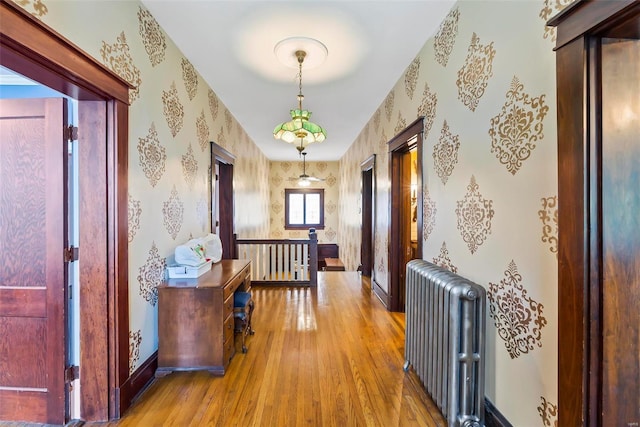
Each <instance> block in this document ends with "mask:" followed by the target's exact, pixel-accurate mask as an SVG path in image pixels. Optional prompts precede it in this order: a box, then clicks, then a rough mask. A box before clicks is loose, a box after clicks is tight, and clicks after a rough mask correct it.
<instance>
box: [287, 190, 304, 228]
mask: <svg viewBox="0 0 640 427" xmlns="http://www.w3.org/2000/svg"><path fill="white" fill-rule="evenodd" d="M289 224H298V225H302V224H304V194H289Z"/></svg>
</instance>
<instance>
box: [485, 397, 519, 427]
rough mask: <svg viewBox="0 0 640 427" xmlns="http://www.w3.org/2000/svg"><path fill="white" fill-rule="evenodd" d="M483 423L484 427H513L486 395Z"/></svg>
mask: <svg viewBox="0 0 640 427" xmlns="http://www.w3.org/2000/svg"><path fill="white" fill-rule="evenodd" d="M484 425H485V426H486V427H513V425H512V424H511V423H510V422H509V421H508V420H507V419H506V418H505V417H504V415H502V414H501V413H500V411H498V409H497V408H496V407H495V406H494V405H493V403H491V401H490V400H489V399H487V398H486V397H485V398H484Z"/></svg>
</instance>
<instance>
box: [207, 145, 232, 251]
mask: <svg viewBox="0 0 640 427" xmlns="http://www.w3.org/2000/svg"><path fill="white" fill-rule="evenodd" d="M235 161H236V156H234V155H233V154H231V153H230V152H228V151H227V150H225V149H224V148H223V147H221V146H220V145H218V144H216V143H215V142H213V141H211V176H210V177H209V198H210V201H211V203H210V207H211V215H210V222H211V224H210V225H211V228H210V229H211V230H215V229H216V224H215V223H214V222H215V218H214V217H213V216H214V209H213V207H214V205H213V204H214V203H215V200H213V197H212V196H213V180H214V179H216V164H217V165H218V174H219V176H218V185H217V186H216V192H217V193H218V194H217V196H216V197H218V206H217V208H218V218H219V221H220V223H219V224H218V226H219V227H220V229H219V230H220V231H219V237H220V241H221V242H222V258H223V259H234V258H235V257H236V241H235V229H234V214H235V212H234V207H235V199H234V197H233V165H234V164H235Z"/></svg>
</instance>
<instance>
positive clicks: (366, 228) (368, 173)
mask: <svg viewBox="0 0 640 427" xmlns="http://www.w3.org/2000/svg"><path fill="white" fill-rule="evenodd" d="M373 227H374V224H373V169H372V168H371V169H367V170H364V171H362V243H361V246H360V271H361V272H362V275H363V276H365V277H371V271H372V269H373Z"/></svg>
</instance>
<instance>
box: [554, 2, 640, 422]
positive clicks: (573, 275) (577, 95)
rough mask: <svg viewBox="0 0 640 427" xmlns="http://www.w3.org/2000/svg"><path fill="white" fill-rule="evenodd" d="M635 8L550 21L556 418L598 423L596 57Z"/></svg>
mask: <svg viewBox="0 0 640 427" xmlns="http://www.w3.org/2000/svg"><path fill="white" fill-rule="evenodd" d="M638 15H640V3H638V2H637V0H619V1H615V2H605V1H594V2H591V1H584V0H580V1H576V2H574V3H572V4H571V5H569V6H567V7H566V8H565V9H563V10H562V11H561V12H560V13H559V14H557V15H556V16H555V17H553V18H552V19H551V20H549V22H548V25H549V26H553V27H557V35H558V37H557V41H556V47H555V49H554V50H555V51H556V80H557V87H558V93H557V106H558V138H557V146H558V227H559V228H558V408H561V409H560V410H559V412H558V425H572V426H596V425H601V424H602V414H603V408H602V405H603V402H602V399H603V394H602V387H603V384H604V378H603V376H604V371H603V363H604V355H603V351H604V349H603V326H604V324H603V322H604V321H605V314H606V313H605V312H604V311H603V301H604V300H603V298H604V291H603V286H602V281H603V272H604V266H603V260H602V235H601V234H602V218H601V215H602V211H601V209H602V205H601V204H602V199H601V196H602V194H601V191H602V183H601V182H600V180H601V179H602V157H601V156H602V153H601V148H602V133H601V128H600V126H601V123H600V122H601V118H602V112H601V111H600V109H601V108H602V93H601V90H602V88H601V86H600V82H599V74H600V73H601V72H602V69H601V65H600V64H599V60H598V59H597V58H598V56H599V49H600V41H599V38H600V37H601V35H602V34H603V32H605V31H608V30H610V29H612V28H616V27H617V28H624V27H623V24H624V23H625V21H627V20H628V19H629V18H630V17H631V16H638ZM626 24H628V22H627V23H626ZM634 28H635V27H634ZM620 398H621V399H623V398H625V396H621V397H620Z"/></svg>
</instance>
